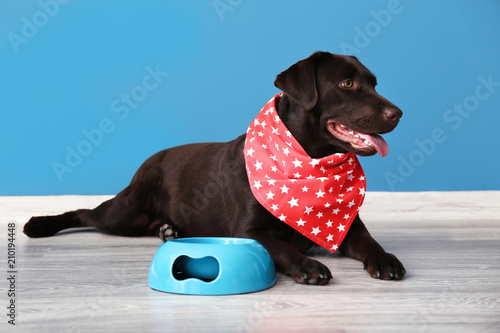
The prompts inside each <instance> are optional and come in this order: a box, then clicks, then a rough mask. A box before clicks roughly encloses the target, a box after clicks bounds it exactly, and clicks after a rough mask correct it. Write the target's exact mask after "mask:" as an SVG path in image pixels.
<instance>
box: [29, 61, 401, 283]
mask: <svg viewBox="0 0 500 333" xmlns="http://www.w3.org/2000/svg"><path fill="white" fill-rule="evenodd" d="M274 83H275V85H276V87H278V88H279V89H281V90H282V91H283V95H282V97H281V98H280V99H279V103H277V104H276V108H275V109H276V112H277V114H278V115H279V117H280V118H281V120H282V122H283V124H284V125H286V127H287V128H288V129H289V131H290V132H291V134H293V136H294V137H295V139H296V140H297V141H298V142H299V143H300V145H301V146H302V147H303V149H304V150H305V152H306V153H307V154H308V155H309V156H310V157H311V158H322V157H325V156H329V155H332V154H338V153H348V152H353V153H355V154H357V155H361V156H368V155H373V154H375V153H376V152H377V151H378V152H379V153H381V154H382V155H384V154H385V153H386V151H387V145H386V143H385V141H384V140H383V139H382V138H381V137H380V136H379V135H378V134H383V133H387V132H390V131H392V130H393V129H394V128H395V127H396V125H397V124H398V122H399V119H400V118H401V116H402V112H401V110H400V109H399V108H398V107H396V106H395V105H393V104H392V103H391V102H389V101H388V100H386V99H385V98H383V97H382V96H380V95H379V94H378V93H376V92H375V86H376V84H377V80H376V78H375V76H374V75H373V74H372V73H371V72H370V71H369V70H368V69H367V68H366V67H365V66H363V65H362V64H361V63H360V62H359V61H358V59H357V58H355V57H352V56H343V55H336V54H331V53H327V52H316V53H314V54H312V55H311V56H309V57H308V58H306V59H304V60H301V61H299V62H297V63H296V64H294V65H292V66H291V67H290V68H288V69H287V70H285V71H284V72H282V73H281V74H279V75H278V76H277V78H276V81H275V82H274ZM244 144H245V135H242V136H240V137H238V138H236V139H235V140H233V141H230V142H227V143H200V144H190V145H184V146H180V147H174V148H170V149H166V150H163V151H161V152H159V153H156V154H155V155H153V156H151V157H150V158H149V159H147V160H146V161H145V162H144V164H142V166H141V167H140V168H139V170H138V171H137V172H136V174H135V175H134V177H133V179H132V181H131V183H130V185H129V186H128V187H126V188H125V189H124V190H123V191H121V192H120V193H119V194H118V195H116V196H115V197H114V198H113V199H111V200H108V201H106V202H104V203H102V204H101V205H99V206H98V207H97V208H95V209H92V210H89V209H80V210H76V211H71V212H67V213H64V214H62V215H57V216H38V217H32V218H31V219H30V221H29V222H28V223H27V224H26V225H25V226H24V233H25V234H26V235H28V236H29V237H47V236H52V235H54V234H56V233H57V232H59V231H61V230H63V229H67V228H77V227H95V228H98V229H101V230H104V231H107V232H109V233H112V234H116V235H122V236H151V235H160V238H162V239H164V240H165V239H169V238H173V237H193V236H194V237H212V236H213V237H243V238H252V239H255V240H257V241H259V242H260V243H261V244H262V245H263V246H264V247H265V248H266V249H267V250H268V251H269V253H270V255H271V257H272V258H273V260H274V262H275V264H276V268H277V269H278V271H280V272H282V273H284V274H287V275H290V276H291V277H292V278H293V279H294V280H295V281H297V282H299V283H305V284H320V285H322V284H326V283H328V281H329V280H330V279H331V278H332V275H331V273H330V270H329V269H328V268H327V267H326V266H325V265H323V264H322V263H320V262H318V261H316V260H314V259H312V258H310V257H308V256H306V255H305V254H304V252H305V251H306V250H307V249H309V248H310V247H311V245H313V243H312V242H311V241H310V240H309V239H308V238H306V237H304V236H303V235H301V234H300V233H298V232H297V231H296V230H295V229H293V228H291V227H290V226H288V225H287V224H285V223H283V222H282V221H280V220H279V219H278V218H276V217H275V216H273V215H272V214H271V213H270V212H269V211H268V210H266V209H265V208H263V206H262V205H261V204H259V202H258V201H257V200H256V199H255V197H254V195H253V194H252V192H251V188H250V184H249V180H248V176H247V172H246V166H245V159H244V153H243V149H244ZM339 250H340V252H341V253H342V254H343V255H345V256H347V257H351V258H354V259H357V260H360V261H362V262H363V264H364V268H365V270H367V271H368V273H369V274H370V275H371V276H372V277H374V278H379V279H384V280H399V279H402V278H403V276H404V275H405V273H406V272H405V269H404V267H403V265H402V264H401V262H400V261H399V260H398V259H397V258H396V257H395V256H394V255H392V254H390V253H387V252H385V251H384V249H383V248H382V247H381V246H380V245H379V244H378V243H377V242H376V241H375V240H374V239H373V238H372V237H371V235H370V234H369V232H368V231H367V229H366V228H365V226H364V224H363V222H361V219H360V218H359V215H356V217H355V219H354V221H353V222H352V225H351V227H350V229H349V231H348V232H347V235H346V236H345V238H344V240H343V241H342V243H341V244H340V246H339Z"/></svg>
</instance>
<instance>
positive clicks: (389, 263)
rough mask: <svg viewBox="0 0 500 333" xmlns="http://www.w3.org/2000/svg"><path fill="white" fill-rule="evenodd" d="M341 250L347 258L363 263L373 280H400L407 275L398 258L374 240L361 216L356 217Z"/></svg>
mask: <svg viewBox="0 0 500 333" xmlns="http://www.w3.org/2000/svg"><path fill="white" fill-rule="evenodd" d="M339 249H340V252H342V254H344V255H345V256H346V257H350V258H354V259H357V260H359V261H361V262H363V265H364V268H365V270H366V271H367V272H368V273H369V274H370V275H371V276H372V277H373V278H377V279H382V280H400V279H402V278H403V276H404V275H405V274H406V270H405V268H404V267H403V264H401V262H400V261H399V260H398V258H396V256H394V255H393V254H390V253H387V252H385V250H384V249H383V248H382V246H380V244H379V243H377V241H376V240H375V239H373V237H372V236H371V235H370V233H369V232H368V230H367V229H366V227H365V225H364V224H363V222H362V221H361V219H360V218H359V215H357V216H356V218H355V220H354V222H353V223H352V225H351V228H350V229H349V232H348V233H347V235H346V237H345V238H344V241H343V242H342V244H341V245H340V248H339Z"/></svg>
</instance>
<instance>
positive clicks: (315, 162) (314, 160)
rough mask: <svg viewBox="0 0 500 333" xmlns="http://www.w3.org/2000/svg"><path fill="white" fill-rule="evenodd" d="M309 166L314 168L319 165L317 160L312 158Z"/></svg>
mask: <svg viewBox="0 0 500 333" xmlns="http://www.w3.org/2000/svg"><path fill="white" fill-rule="evenodd" d="M309 164H311V166H312V167H313V168H314V167H315V166H316V165H318V164H319V160H318V159H315V158H313V159H312V161H311V162H309Z"/></svg>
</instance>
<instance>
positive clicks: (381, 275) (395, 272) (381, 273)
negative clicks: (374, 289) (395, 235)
mask: <svg viewBox="0 0 500 333" xmlns="http://www.w3.org/2000/svg"><path fill="white" fill-rule="evenodd" d="M363 265H364V268H365V270H366V271H367V272H368V273H369V274H370V275H371V277H373V278H375V279H381V280H401V279H402V278H403V276H404V275H405V274H406V270H405V268H404V267H403V264H402V263H401V262H400V261H399V260H398V258H396V256H394V255H393V254H390V253H384V254H381V255H374V256H372V257H368V258H366V259H365V260H364V261H363Z"/></svg>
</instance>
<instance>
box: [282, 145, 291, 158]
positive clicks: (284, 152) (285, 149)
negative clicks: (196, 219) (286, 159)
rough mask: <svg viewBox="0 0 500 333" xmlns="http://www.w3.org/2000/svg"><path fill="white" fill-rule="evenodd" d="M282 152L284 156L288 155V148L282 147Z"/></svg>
mask: <svg viewBox="0 0 500 333" xmlns="http://www.w3.org/2000/svg"><path fill="white" fill-rule="evenodd" d="M283 154H285V155H286V156H288V154H290V149H288V147H287V148H283Z"/></svg>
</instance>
